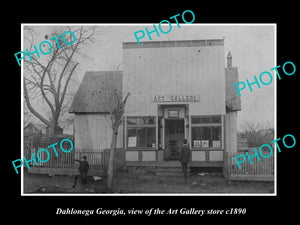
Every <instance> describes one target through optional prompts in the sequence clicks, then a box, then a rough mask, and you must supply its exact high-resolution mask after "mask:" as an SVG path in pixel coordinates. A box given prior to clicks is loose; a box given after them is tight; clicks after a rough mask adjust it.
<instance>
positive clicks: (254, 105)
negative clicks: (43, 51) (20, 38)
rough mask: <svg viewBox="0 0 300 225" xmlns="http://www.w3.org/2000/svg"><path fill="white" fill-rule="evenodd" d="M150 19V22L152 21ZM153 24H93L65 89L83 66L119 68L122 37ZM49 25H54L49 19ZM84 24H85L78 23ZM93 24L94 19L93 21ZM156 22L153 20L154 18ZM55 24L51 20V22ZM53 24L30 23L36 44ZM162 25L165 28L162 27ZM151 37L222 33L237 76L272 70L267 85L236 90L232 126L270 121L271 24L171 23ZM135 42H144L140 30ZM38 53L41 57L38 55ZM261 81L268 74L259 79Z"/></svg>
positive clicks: (273, 36) (251, 76)
mask: <svg viewBox="0 0 300 225" xmlns="http://www.w3.org/2000/svg"><path fill="white" fill-rule="evenodd" d="M153 24H154V23H153ZM153 24H126V25H124V24H98V25H97V35H96V38H97V41H96V43H94V44H93V45H90V46H87V47H85V48H84V49H82V51H83V53H84V54H85V57H79V58H76V59H75V60H78V62H79V66H78V68H77V70H76V72H75V74H74V77H73V78H74V80H75V81H74V82H73V83H72V87H70V90H73V91H74V92H75V91H76V90H77V88H78V87H79V84H80V82H81V80H82V78H83V76H84V74H85V72H86V71H105V70H117V69H118V70H122V42H136V39H135V36H134V33H135V32H136V31H139V30H144V31H145V27H147V28H148V29H149V30H153ZM53 25H55V24H53ZM83 25H85V24H83ZM93 25H94V24H93ZM156 25H157V23H156ZM55 26H56V25H55ZM54 29H57V27H53V26H51V25H47V26H45V25H39V26H37V27H36V30H37V32H36V34H35V35H36V39H35V41H36V43H37V44H36V45H38V44H39V43H40V42H41V41H43V39H44V35H45V34H48V35H49V34H50V33H51V32H52V31H53V30H54ZM165 30H167V27H165ZM151 36H152V41H167V40H197V39H198V40H199V39H200V40H201V39H222V38H224V50H225V51H224V52H225V55H224V62H225V65H226V64H227V63H226V56H227V53H228V51H230V53H231V55H232V66H233V67H238V74H239V81H244V82H246V79H248V80H249V82H253V81H254V75H256V76H257V78H259V75H260V73H262V72H263V71H268V72H270V73H271V74H272V75H273V82H272V83H271V84H270V85H266V86H264V85H261V88H260V89H259V88H258V87H257V86H256V85H253V86H252V88H253V92H250V91H249V89H248V88H246V89H244V90H243V91H241V95H242V96H241V102H242V110H241V111H239V112H238V130H240V129H241V126H242V125H243V124H244V123H245V122H246V121H255V122H258V123H261V124H263V125H264V126H270V124H274V118H275V108H274V107H275V104H274V100H275V95H274V93H275V92H274V87H275V84H276V82H277V81H276V79H275V77H276V75H275V72H274V71H270V69H271V68H273V67H275V66H277V65H276V61H275V58H276V55H275V54H276V48H275V46H276V27H275V25H273V24H194V23H192V24H180V28H178V27H177V25H176V23H175V24H172V30H171V31H170V32H169V33H167V34H162V33H160V36H159V37H157V36H156V34H155V33H153V34H152V35H151ZM141 41H150V40H149V39H148V37H147V35H145V37H144V38H143V39H141ZM41 57H42V56H41ZM263 80H265V82H267V81H268V78H267V77H266V78H264V79H263Z"/></svg>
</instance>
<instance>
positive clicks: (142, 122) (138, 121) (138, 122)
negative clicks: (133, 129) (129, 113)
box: [136, 117, 145, 125]
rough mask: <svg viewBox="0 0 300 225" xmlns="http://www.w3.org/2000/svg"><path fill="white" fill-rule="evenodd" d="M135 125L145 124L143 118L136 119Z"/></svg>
mask: <svg viewBox="0 0 300 225" xmlns="http://www.w3.org/2000/svg"><path fill="white" fill-rule="evenodd" d="M136 124H139V125H141V124H145V121H144V118H142V117H140V118H137V119H136Z"/></svg>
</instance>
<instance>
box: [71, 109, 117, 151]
mask: <svg viewBox="0 0 300 225" xmlns="http://www.w3.org/2000/svg"><path fill="white" fill-rule="evenodd" d="M110 124H111V122H110V117H109V116H108V115H105V114H75V146H76V148H93V149H105V148H110V145H111V139H112V129H111V127H110ZM122 143H123V128H122V126H120V127H119V132H118V140H117V147H118V148H120V147H122Z"/></svg>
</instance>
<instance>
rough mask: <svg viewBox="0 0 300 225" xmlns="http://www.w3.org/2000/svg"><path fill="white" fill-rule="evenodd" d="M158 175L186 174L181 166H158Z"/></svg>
mask: <svg viewBox="0 0 300 225" xmlns="http://www.w3.org/2000/svg"><path fill="white" fill-rule="evenodd" d="M188 172H189V168H188ZM156 176H170V177H183V176H184V174H183V171H182V168H181V167H168V168H166V167H161V168H156Z"/></svg>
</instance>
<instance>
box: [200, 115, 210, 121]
mask: <svg viewBox="0 0 300 225" xmlns="http://www.w3.org/2000/svg"><path fill="white" fill-rule="evenodd" d="M200 123H211V117H208V116H203V117H201V120H200Z"/></svg>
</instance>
